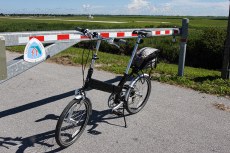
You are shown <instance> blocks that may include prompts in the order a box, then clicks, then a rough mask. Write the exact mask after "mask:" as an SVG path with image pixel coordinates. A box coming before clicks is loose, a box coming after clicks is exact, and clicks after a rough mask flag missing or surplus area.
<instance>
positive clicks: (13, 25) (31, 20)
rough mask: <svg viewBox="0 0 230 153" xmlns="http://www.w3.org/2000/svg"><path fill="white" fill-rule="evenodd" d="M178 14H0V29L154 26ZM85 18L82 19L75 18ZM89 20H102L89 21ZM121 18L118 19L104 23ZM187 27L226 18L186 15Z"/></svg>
mask: <svg viewBox="0 0 230 153" xmlns="http://www.w3.org/2000/svg"><path fill="white" fill-rule="evenodd" d="M181 19H182V17H151V16H95V18H94V19H93V20H88V19H87V18H86V17H85V16H76V17H0V32H15V31H42V30H73V29H74V27H76V26H80V27H87V28H90V29H96V28H101V29H111V28H116V29H118V28H154V27H174V26H177V27H180V26H181V22H182V21H181ZM77 20H85V21H86V22H82V21H77ZM89 21H104V22H103V23H100V22H96V23H95V22H89ZM105 21H107V22H111V21H113V22H122V23H117V24H115V23H105ZM189 26H190V28H191V29H200V28H207V27H219V28H226V27H227V18H226V19H223V18H195V17H192V18H191V19H190V24H189Z"/></svg>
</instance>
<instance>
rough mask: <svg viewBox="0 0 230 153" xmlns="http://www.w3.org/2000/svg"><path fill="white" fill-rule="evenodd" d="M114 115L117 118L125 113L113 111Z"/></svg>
mask: <svg viewBox="0 0 230 153" xmlns="http://www.w3.org/2000/svg"><path fill="white" fill-rule="evenodd" d="M112 114H115V115H117V116H122V115H123V113H122V112H121V111H118V110H112Z"/></svg>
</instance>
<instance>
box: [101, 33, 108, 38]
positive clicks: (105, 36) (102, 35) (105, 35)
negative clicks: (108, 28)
mask: <svg viewBox="0 0 230 153" xmlns="http://www.w3.org/2000/svg"><path fill="white" fill-rule="evenodd" d="M101 37H103V38H109V33H101Z"/></svg>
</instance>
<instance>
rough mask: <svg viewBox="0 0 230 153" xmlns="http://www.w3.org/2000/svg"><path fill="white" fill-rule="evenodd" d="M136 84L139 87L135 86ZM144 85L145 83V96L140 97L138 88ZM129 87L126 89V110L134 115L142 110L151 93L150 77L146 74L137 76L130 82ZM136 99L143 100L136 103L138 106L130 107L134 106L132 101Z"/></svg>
mask: <svg viewBox="0 0 230 153" xmlns="http://www.w3.org/2000/svg"><path fill="white" fill-rule="evenodd" d="M138 83H140V86H137V84H138ZM144 83H146V85H147V88H146V94H143V95H142V94H141V92H140V89H139V88H140V87H141V86H142V85H143V84H144ZM131 86H132V87H131V88H129V89H128V91H127V95H126V96H127V98H126V100H127V102H126V110H127V112H128V113H130V114H136V113H138V112H139V111H140V110H142V109H143V108H144V106H145V105H146V103H147V101H148V98H149V95H150V93H151V80H150V77H149V76H148V75H147V74H143V75H139V76H137V77H136V78H135V79H134V81H132V82H131ZM137 92H139V93H137ZM138 97H139V98H140V99H143V100H142V101H141V102H138V104H137V105H136V107H135V105H132V104H134V100H135V99H136V98H138Z"/></svg>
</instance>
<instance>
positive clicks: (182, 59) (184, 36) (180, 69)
mask: <svg viewBox="0 0 230 153" xmlns="http://www.w3.org/2000/svg"><path fill="white" fill-rule="evenodd" d="M188 24H189V19H187V18H185V19H183V20H182V29H181V30H182V35H181V42H180V55H179V67H178V76H183V75H184V65H185V56H186V48H187V38H188Z"/></svg>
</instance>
